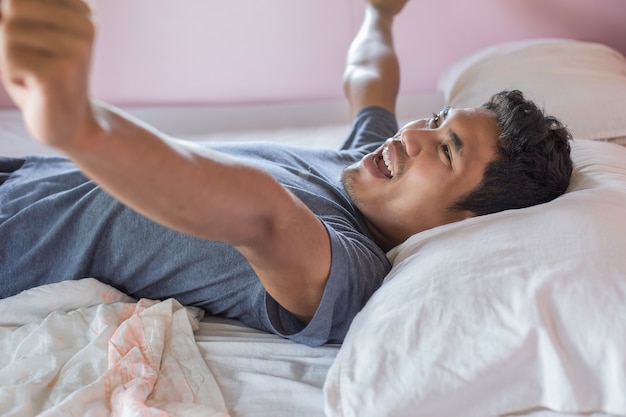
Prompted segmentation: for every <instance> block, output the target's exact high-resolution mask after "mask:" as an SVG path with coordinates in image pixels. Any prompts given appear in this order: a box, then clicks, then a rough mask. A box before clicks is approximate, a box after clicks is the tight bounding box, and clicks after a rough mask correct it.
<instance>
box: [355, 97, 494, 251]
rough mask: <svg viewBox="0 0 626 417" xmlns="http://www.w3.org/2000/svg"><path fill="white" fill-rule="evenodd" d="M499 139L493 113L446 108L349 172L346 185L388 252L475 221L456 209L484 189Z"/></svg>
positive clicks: (415, 124) (404, 131) (403, 132)
mask: <svg viewBox="0 0 626 417" xmlns="http://www.w3.org/2000/svg"><path fill="white" fill-rule="evenodd" d="M498 134H499V129H498V124H497V121H496V117H495V114H494V113H493V112H491V111H490V110H486V109H482V108H477V109H456V108H450V107H446V108H444V109H443V110H442V111H441V112H440V113H439V114H436V115H433V117H432V118H431V119H421V120H416V121H414V122H411V123H409V124H407V125H405V126H404V127H402V129H400V131H399V132H398V134H397V135H396V136H394V137H393V138H390V139H388V140H387V141H386V142H385V143H384V144H383V145H382V146H380V147H379V148H378V149H377V150H376V151H375V152H373V153H370V154H368V155H366V156H364V157H363V158H362V159H361V161H359V162H358V163H356V164H354V165H351V166H349V167H348V168H346V170H345V171H344V174H343V184H344V187H345V188H346V191H347V192H348V194H349V195H350V197H351V198H352V200H353V201H354V203H355V205H356V206H357V207H358V208H359V210H360V211H361V212H362V213H363V215H364V216H365V218H366V221H367V223H368V227H369V229H370V231H371V232H372V233H373V235H374V237H375V238H376V240H377V242H378V244H379V245H380V246H381V247H382V248H383V249H385V250H388V249H391V248H392V247H393V246H395V245H398V244H399V243H401V242H403V241H404V240H406V239H407V238H408V237H410V236H411V235H413V234H415V233H418V232H421V231H423V230H427V229H430V228H433V227H435V226H440V225H443V224H447V223H452V222H455V221H459V220H462V219H465V218H467V217H472V216H473V213H471V212H468V211H455V210H451V209H450V207H451V206H452V205H453V204H454V203H455V202H456V201H457V200H458V199H459V198H460V197H462V196H464V195H465V194H467V193H469V192H470V191H472V190H473V189H474V188H476V187H477V186H478V185H479V183H480V181H481V180H482V177H483V172H484V170H485V167H486V166H487V164H488V163H489V162H490V161H491V160H492V159H493V158H494V157H495V154H496V141H497V138H498Z"/></svg>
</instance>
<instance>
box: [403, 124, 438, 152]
mask: <svg viewBox="0 0 626 417" xmlns="http://www.w3.org/2000/svg"><path fill="white" fill-rule="evenodd" d="M432 133H433V132H432V131H431V130H429V129H424V128H420V127H410V128H405V129H403V130H402V131H401V132H400V134H399V136H400V141H401V142H402V144H403V145H404V150H405V151H406V153H407V155H409V156H417V155H419V154H420V152H422V151H423V149H424V147H426V146H427V144H428V143H430V142H432V141H433V137H432V136H433V134H432Z"/></svg>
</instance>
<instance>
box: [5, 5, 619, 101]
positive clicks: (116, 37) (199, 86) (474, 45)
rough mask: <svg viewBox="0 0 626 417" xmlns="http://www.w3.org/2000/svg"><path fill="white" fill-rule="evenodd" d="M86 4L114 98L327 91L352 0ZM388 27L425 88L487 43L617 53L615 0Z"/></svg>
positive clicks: (463, 14)
mask: <svg viewBox="0 0 626 417" xmlns="http://www.w3.org/2000/svg"><path fill="white" fill-rule="evenodd" d="M93 1H94V3H95V4H96V7H97V14H98V21H99V34H98V41H97V45H96V52H95V57H94V76H93V92H94V95H95V96H97V97H98V98H100V99H103V100H106V101H109V102H113V103H115V104H118V105H146V104H225V103H233V104H236V103H258V102H277V101H297V100H318V99H334V98H339V97H341V96H342V91H341V73H342V70H343V65H344V57H345V51H346V49H347V47H348V45H349V43H350V40H351V39H352V37H353V36H354V34H355V32H356V30H357V29H358V26H359V24H360V20H361V18H362V13H363V0H262V1H261V0H228V1H216V0H176V1H173V0H93ZM396 29H397V31H396V43H397V48H398V51H399V54H400V57H401V63H402V71H403V79H402V91H403V93H414V92H429V91H434V90H435V89H436V83H437V79H438V78H439V76H440V75H441V74H442V72H443V71H444V70H445V69H446V68H447V67H448V66H449V65H450V64H451V63H453V62H454V61H455V60H457V59H458V58H460V57H462V56H464V55H466V54H468V53H471V52H472V51H475V50H476V49H478V48H482V47H484V46H487V45H491V44H494V43H497V42H503V41H508V40H517V39H525V38H536V37H568V38H575V39H581V40H591V41H599V42H603V43H606V44H608V45H610V46H612V47H614V48H616V49H618V50H620V51H621V52H622V53H626V2H625V1H624V0H471V1H468V0H447V1H445V2H441V1H438V0H412V1H411V2H409V4H408V6H407V7H406V9H405V11H404V12H403V14H402V15H401V16H400V17H399V18H398V24H397V26H396ZM7 104H8V101H7V99H6V97H2V96H1V95H0V106H6V105H7Z"/></svg>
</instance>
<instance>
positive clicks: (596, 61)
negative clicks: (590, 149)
mask: <svg viewBox="0 0 626 417" xmlns="http://www.w3.org/2000/svg"><path fill="white" fill-rule="evenodd" d="M439 89H440V90H441V91H442V92H443V95H444V98H445V100H446V102H448V104H450V105H452V106H456V107H474V106H480V105H481V104H483V103H484V102H486V101H487V100H488V99H489V97H490V96H491V95H492V94H494V93H496V92H498V91H501V90H511V89H518V90H521V91H522V92H524V94H525V95H526V96H527V98H530V99H532V100H534V101H535V102H536V103H537V104H538V105H539V106H541V107H543V108H545V109H546V111H547V112H548V113H550V114H553V115H554V116H556V117H557V118H559V119H560V120H561V121H562V122H563V123H565V124H566V125H567V126H568V127H569V128H570V130H571V131H572V133H573V135H574V138H576V139H607V138H616V137H623V136H626V58H624V56H623V55H621V54H620V53H619V52H617V51H615V50H613V49H611V48H609V47H607V46H605V45H602V44H597V43H589V42H578V41H569V40H562V39H560V40H559V39H539V40H531V41H519V42H511V43H504V44H499V45H495V46H492V47H489V48H487V49H484V50H482V51H479V52H477V53H475V54H473V55H471V56H469V57H467V58H465V59H462V60H460V61H458V62H457V63H456V64H455V65H453V66H452V67H451V68H450V69H449V70H448V72H447V73H446V74H445V75H444V76H443V77H442V78H441V79H440V81H439Z"/></svg>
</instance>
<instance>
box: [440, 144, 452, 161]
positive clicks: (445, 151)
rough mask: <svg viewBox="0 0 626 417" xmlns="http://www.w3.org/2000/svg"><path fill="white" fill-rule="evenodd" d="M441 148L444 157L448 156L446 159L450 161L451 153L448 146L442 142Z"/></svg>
mask: <svg viewBox="0 0 626 417" xmlns="http://www.w3.org/2000/svg"><path fill="white" fill-rule="evenodd" d="M441 150H442V151H443V153H444V155H445V156H446V158H448V161H449V162H450V163H452V153H451V152H450V147H449V146H448V145H446V144H445V143H444V144H442V145H441Z"/></svg>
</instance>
